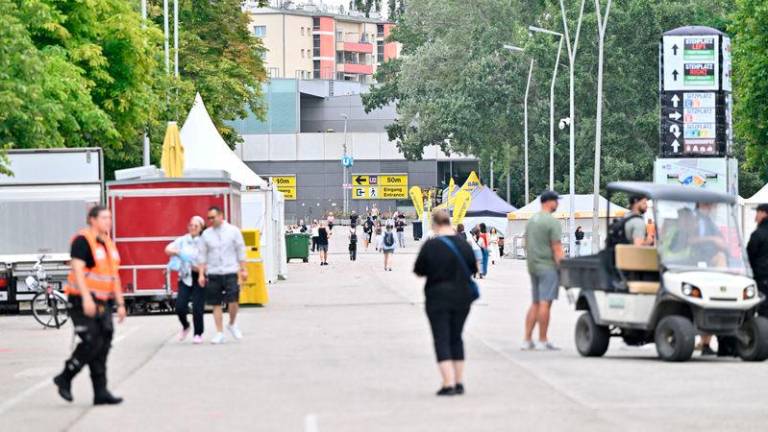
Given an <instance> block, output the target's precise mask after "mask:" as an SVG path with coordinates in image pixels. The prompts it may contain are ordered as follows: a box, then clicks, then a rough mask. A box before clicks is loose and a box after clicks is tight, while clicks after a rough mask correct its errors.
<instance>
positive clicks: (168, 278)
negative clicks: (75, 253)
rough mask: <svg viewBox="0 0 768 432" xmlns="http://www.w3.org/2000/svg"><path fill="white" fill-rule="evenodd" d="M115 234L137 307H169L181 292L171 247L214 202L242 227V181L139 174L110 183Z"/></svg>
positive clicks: (124, 280) (131, 299) (122, 272)
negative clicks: (172, 267) (171, 262)
mask: <svg viewBox="0 0 768 432" xmlns="http://www.w3.org/2000/svg"><path fill="white" fill-rule="evenodd" d="M107 202H108V205H109V207H110V209H112V215H113V222H112V224H113V225H112V236H113V238H114V240H115V243H116V245H117V249H118V250H119V251H120V257H121V265H120V279H121V281H122V284H123V291H124V292H125V296H126V300H127V303H128V305H129V308H130V309H131V310H132V311H137V310H138V311H144V310H148V309H156V308H157V307H158V305H159V307H160V308H163V307H164V306H165V305H167V304H168V301H169V300H170V299H172V298H173V297H174V295H175V291H176V274H175V273H169V272H167V271H166V265H167V263H168V256H166V255H165V246H166V245H167V244H168V243H170V242H171V241H173V240H174V239H175V238H177V237H179V236H181V235H183V234H185V233H186V232H187V223H188V222H189V219H190V218H191V217H192V216H194V215H199V216H202V217H203V218H205V215H206V213H207V212H208V209H209V208H210V207H211V206H217V207H219V208H221V209H222V210H223V211H224V214H225V217H226V219H227V221H229V222H230V223H231V224H233V225H237V226H240V185H239V184H238V183H236V182H234V181H232V180H230V179H229V178H226V177H216V178H214V177H212V178H205V177H195V178H137V179H129V180H117V181H112V182H108V183H107Z"/></svg>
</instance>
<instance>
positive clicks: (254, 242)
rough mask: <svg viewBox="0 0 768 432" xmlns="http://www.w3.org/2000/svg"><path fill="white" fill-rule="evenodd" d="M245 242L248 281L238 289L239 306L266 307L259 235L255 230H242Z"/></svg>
mask: <svg viewBox="0 0 768 432" xmlns="http://www.w3.org/2000/svg"><path fill="white" fill-rule="evenodd" d="M243 240H244V241H245V261H246V264H245V267H246V269H247V270H248V279H247V280H246V281H245V283H243V285H242V286H241V287H240V304H259V305H266V304H267V303H268V302H269V293H268V292H267V282H266V278H265V277H264V262H263V261H262V259H261V251H260V250H259V248H260V244H261V233H260V232H259V230H256V229H246V230H243Z"/></svg>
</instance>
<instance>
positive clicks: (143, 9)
mask: <svg viewBox="0 0 768 432" xmlns="http://www.w3.org/2000/svg"><path fill="white" fill-rule="evenodd" d="M146 28H147V0H141V29H142V30H144V29H146ZM143 144H144V145H143V150H144V151H143V153H144V155H143V156H144V157H143V159H144V166H149V153H150V152H149V136H148V135H147V130H146V129H144V139H143Z"/></svg>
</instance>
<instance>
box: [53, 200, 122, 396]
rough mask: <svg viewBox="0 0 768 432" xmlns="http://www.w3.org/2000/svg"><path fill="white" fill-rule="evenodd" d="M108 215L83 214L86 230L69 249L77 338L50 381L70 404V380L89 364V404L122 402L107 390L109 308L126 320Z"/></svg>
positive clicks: (70, 294) (98, 209) (110, 332)
mask: <svg viewBox="0 0 768 432" xmlns="http://www.w3.org/2000/svg"><path fill="white" fill-rule="evenodd" d="M111 228H112V213H111V212H110V211H109V209H107V208H106V207H102V206H95V207H93V208H91V209H90V210H89V211H88V227H87V228H85V229H83V230H81V231H80V232H78V234H77V235H76V236H75V238H74V240H73V241H72V245H71V249H70V257H71V261H70V271H69V275H68V276H67V283H66V287H65V292H66V293H67V295H68V301H69V315H70V317H71V318H72V323H73V324H74V328H75V333H76V334H77V336H78V337H80V342H79V343H78V345H77V347H76V348H75V351H74V352H73V353H72V355H71V356H70V357H69V359H67V361H66V362H65V363H64V370H63V371H61V373H60V374H58V375H56V377H55V378H53V382H54V384H55V385H56V387H57V388H58V392H59V396H61V397H62V398H63V399H64V400H66V401H67V402H72V400H73V396H72V379H73V378H74V377H75V376H76V375H77V374H78V372H80V370H82V368H83V367H85V366H86V365H88V369H90V372H91V383H92V384H93V404H94V405H115V404H119V403H121V402H122V401H123V398H120V397H117V396H114V395H112V393H110V391H109V390H107V356H108V355H109V349H110V347H111V346H112V335H113V334H114V327H113V323H112V308H113V306H114V305H115V304H116V305H117V321H118V322H119V323H122V322H123V321H124V320H125V316H126V311H125V300H124V299H123V289H122V285H121V284H120V274H119V268H120V254H119V253H118V252H117V247H116V246H115V244H114V243H113V242H112V239H111V238H110V237H109V230H110V229H111Z"/></svg>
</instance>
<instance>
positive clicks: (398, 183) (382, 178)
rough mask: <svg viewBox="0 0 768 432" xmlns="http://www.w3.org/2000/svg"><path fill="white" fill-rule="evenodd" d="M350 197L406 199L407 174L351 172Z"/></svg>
mask: <svg viewBox="0 0 768 432" xmlns="http://www.w3.org/2000/svg"><path fill="white" fill-rule="evenodd" d="M352 199H372V200H373V199H388V200H392V199H395V200H400V199H408V175H407V174H352Z"/></svg>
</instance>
